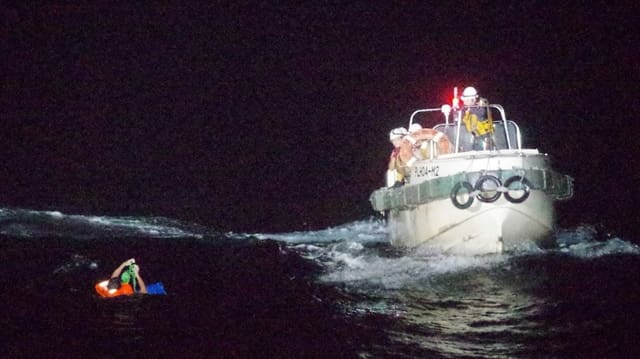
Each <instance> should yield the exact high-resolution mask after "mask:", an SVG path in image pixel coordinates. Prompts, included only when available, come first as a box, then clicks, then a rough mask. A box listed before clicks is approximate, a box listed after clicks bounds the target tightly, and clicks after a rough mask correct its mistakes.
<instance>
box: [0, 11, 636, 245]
mask: <svg viewBox="0 0 640 359" xmlns="http://www.w3.org/2000/svg"><path fill="white" fill-rule="evenodd" d="M63 3H64V4H65V5H46V6H44V5H43V6H39V7H28V6H22V7H20V6H18V7H4V8H3V10H2V15H3V20H4V21H3V22H2V28H1V39H2V53H3V54H4V56H3V58H2V64H3V66H2V67H1V68H2V73H3V74H2V78H3V81H2V96H1V98H2V109H1V112H0V113H1V114H2V115H1V116H2V118H1V123H2V129H1V130H0V138H1V139H2V144H3V146H2V147H1V148H0V158H1V159H2V161H1V163H0V207H21V208H33V209H40V210H58V211H62V212H64V213H81V214H94V215H136V216H137V215H158V216H168V217H171V218H177V219H184V220H189V221H195V222H198V223H202V224H206V225H211V226H212V227H214V228H217V229H221V230H234V231H252V230H263V231H269V230H303V229H314V228H322V227H325V226H330V225H338V224H342V223H347V222H349V221H352V220H357V219H364V218H367V217H368V216H370V215H373V211H372V210H371V208H370V205H369V203H368V197H369V194H370V193H371V191H373V190H374V189H376V188H378V187H380V186H382V185H383V178H384V171H385V169H386V164H387V158H388V155H389V152H390V151H391V145H390V144H389V142H388V131H389V130H390V129H391V128H393V127H397V126H401V125H405V126H406V124H407V123H408V120H409V115H410V114H411V112H413V111H414V110H415V109H417V108H423V107H436V106H440V105H441V104H443V103H445V102H446V101H449V100H450V98H451V93H452V88H453V86H458V87H460V88H463V87H464V86H468V85H473V86H475V87H476V88H478V89H479V91H480V93H481V95H483V96H484V97H487V98H488V99H489V100H490V101H491V102H493V103H499V104H502V105H503V106H504V107H505V109H506V111H507V115H508V116H509V118H511V119H513V120H515V121H517V122H518V123H519V125H520V127H521V130H522V131H523V137H524V143H525V145H527V147H537V148H539V149H540V150H541V151H542V152H547V153H549V154H550V155H551V157H552V159H553V163H554V166H555V168H556V169H558V170H559V171H561V172H563V173H568V174H570V175H572V176H573V177H575V179H576V182H575V184H576V187H575V190H576V196H575V198H574V200H572V201H570V202H567V203H562V204H560V206H559V210H560V215H559V221H560V222H561V224H563V225H578V224H580V223H590V224H597V225H600V224H602V225H603V226H605V227H606V228H608V229H610V230H612V231H617V232H621V233H632V232H633V231H635V233H634V235H635V234H637V233H638V230H637V228H634V227H638V225H637V224H635V222H637V218H639V217H640V211H639V210H638V208H639V205H638V201H640V196H639V195H638V189H637V188H638V184H639V183H640V176H639V175H638V173H640V164H639V160H638V156H640V151H639V149H638V148H639V147H640V146H639V145H638V138H640V131H639V130H638V128H639V126H638V125H637V122H638V121H640V116H639V115H640V114H639V111H638V110H637V107H638V101H637V98H638V97H637V96H638V91H639V90H640V86H638V83H639V81H640V61H639V60H638V59H639V56H640V51H639V50H638V48H639V43H640V42H639V40H640V35H639V34H640V32H639V31H638V26H637V21H635V20H634V19H635V16H634V15H633V14H634V13H637V12H638V10H640V7H639V6H637V5H624V4H623V3H621V2H618V5H607V6H599V5H590V6H589V7H568V6H567V7H558V6H552V5H541V3H534V4H519V3H518V2H513V4H512V5H509V6H505V5H498V4H497V3H496V2H484V1H474V2H470V3H464V2H460V3H456V5H448V6H446V7H438V6H431V5H428V4H426V3H425V2H416V3H417V4H421V5H419V6H408V5H403V6H401V5H397V4H393V2H388V3H384V5H383V4H382V3H381V2H358V3H357V4H350V5H335V4H332V3H331V4H325V2H322V1H319V2H313V4H314V5H306V6H300V7H282V6H276V5H273V4H275V2H274V3H273V4H271V3H268V2H251V3H247V2H241V3H244V4H246V5H237V4H234V2H229V3H222V4H215V5H210V6H207V7H204V6H199V7H173V6H166V5H161V6H153V7H151V6H148V7H142V6H137V5H125V6H121V7H114V6H107V5H91V6H89V5H73V4H71V3H70V2H63ZM403 3H406V2H403ZM469 4H473V5H469ZM629 4H631V2H629ZM634 238H635V239H636V240H637V239H638V238H637V237H634ZM629 240H633V238H629Z"/></svg>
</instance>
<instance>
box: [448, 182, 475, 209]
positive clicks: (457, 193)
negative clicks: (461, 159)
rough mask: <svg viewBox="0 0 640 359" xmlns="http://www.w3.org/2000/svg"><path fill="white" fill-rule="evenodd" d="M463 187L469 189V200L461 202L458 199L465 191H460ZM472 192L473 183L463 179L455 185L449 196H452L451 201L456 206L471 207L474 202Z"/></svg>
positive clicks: (461, 207)
mask: <svg viewBox="0 0 640 359" xmlns="http://www.w3.org/2000/svg"><path fill="white" fill-rule="evenodd" d="M462 189H464V190H466V191H467V196H468V198H467V200H466V201H465V202H464V203H460V201H459V200H458V196H462V195H464V194H463V193H460V191H461V190H462ZM471 193H473V186H471V183H469V182H466V181H463V182H458V183H456V184H455V185H454V186H453V188H452V189H451V194H450V195H449V197H450V198H451V203H453V205H454V206H456V208H458V209H467V208H469V207H471V204H473V195H472V194H471Z"/></svg>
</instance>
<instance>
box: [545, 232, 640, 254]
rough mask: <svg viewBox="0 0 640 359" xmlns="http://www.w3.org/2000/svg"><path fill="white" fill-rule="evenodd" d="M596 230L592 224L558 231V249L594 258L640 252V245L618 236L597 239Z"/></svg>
mask: <svg viewBox="0 0 640 359" xmlns="http://www.w3.org/2000/svg"><path fill="white" fill-rule="evenodd" d="M597 236H598V231H597V230H596V229H595V228H594V226H592V225H582V226H579V227H577V228H574V229H568V230H567V229H566V230H561V231H559V232H558V234H557V236H556V240H557V243H558V247H559V251H560V252H562V253H566V254H569V255H572V256H576V257H582V258H596V257H603V256H607V255H615V254H636V255H638V254H640V246H638V245H636V244H633V243H631V242H628V241H625V240H623V239H621V238H619V237H613V238H608V239H605V240H599V239H598V238H597Z"/></svg>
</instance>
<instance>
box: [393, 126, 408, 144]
mask: <svg viewBox="0 0 640 359" xmlns="http://www.w3.org/2000/svg"><path fill="white" fill-rule="evenodd" d="M408 134H409V132H407V129H406V128H404V127H398V128H394V129H393V130H391V132H389V141H393V140H395V139H398V138H402V137H404V136H406V135H408Z"/></svg>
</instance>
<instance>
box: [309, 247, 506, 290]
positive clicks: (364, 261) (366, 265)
mask: <svg viewBox="0 0 640 359" xmlns="http://www.w3.org/2000/svg"><path fill="white" fill-rule="evenodd" d="M332 257H333V259H334V263H333V265H332V266H329V267H328V268H327V269H328V270H327V272H326V274H325V275H323V276H322V277H321V278H320V279H321V280H322V281H326V282H342V283H354V284H357V285H364V286H366V287H370V286H374V287H379V288H383V289H399V288H407V287H413V286H420V287H423V286H425V285H428V283H429V282H430V281H431V280H432V279H433V278H434V277H435V276H439V275H442V274H445V273H452V272H461V271H466V270H472V269H482V268H491V267H493V266H495V265H498V264H500V263H502V262H504V261H505V260H506V258H507V257H506V256H503V255H491V256H479V257H469V256H454V255H437V256H427V257H424V256H420V255H414V254H409V255H406V256H401V257H395V258H388V257H380V256H378V255H376V254H373V253H367V254H362V255H358V256H353V255H351V254H349V253H344V252H342V253H340V252H334V253H333V254H332Z"/></svg>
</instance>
